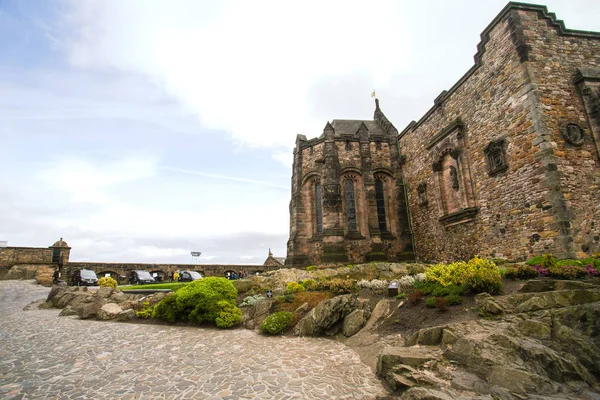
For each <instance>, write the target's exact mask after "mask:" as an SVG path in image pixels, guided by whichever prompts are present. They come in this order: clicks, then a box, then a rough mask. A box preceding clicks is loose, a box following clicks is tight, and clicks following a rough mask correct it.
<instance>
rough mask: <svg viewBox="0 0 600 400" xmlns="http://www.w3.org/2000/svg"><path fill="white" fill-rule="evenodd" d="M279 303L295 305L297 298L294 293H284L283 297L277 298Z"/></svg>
mask: <svg viewBox="0 0 600 400" xmlns="http://www.w3.org/2000/svg"><path fill="white" fill-rule="evenodd" d="M276 299H277V301H278V302H279V303H293V302H294V300H295V299H296V296H295V295H294V294H293V293H284V294H283V295H280V296H277V297H276Z"/></svg>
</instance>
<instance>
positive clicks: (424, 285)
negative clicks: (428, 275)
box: [414, 281, 467, 297]
mask: <svg viewBox="0 0 600 400" xmlns="http://www.w3.org/2000/svg"><path fill="white" fill-rule="evenodd" d="M414 286H415V288H417V289H421V290H422V291H423V293H425V294H430V295H432V296H434V297H444V296H448V295H451V294H455V295H459V296H462V295H463V294H465V293H466V292H467V289H466V288H465V287H464V286H463V285H455V284H450V285H448V286H442V285H441V284H440V283H438V282H418V281H416V282H415V283H414Z"/></svg>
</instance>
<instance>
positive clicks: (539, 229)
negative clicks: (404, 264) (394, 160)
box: [399, 4, 600, 261]
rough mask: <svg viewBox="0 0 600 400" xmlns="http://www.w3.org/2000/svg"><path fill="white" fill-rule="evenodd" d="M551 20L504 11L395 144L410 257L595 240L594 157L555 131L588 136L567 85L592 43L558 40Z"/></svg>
mask: <svg viewBox="0 0 600 400" xmlns="http://www.w3.org/2000/svg"><path fill="white" fill-rule="evenodd" d="M551 17H552V16H550V15H549V14H547V13H545V7H541V6H528V5H520V4H509V5H508V6H507V7H506V8H505V9H504V10H503V11H502V12H501V13H500V14H499V15H498V17H496V19H495V20H494V21H492V23H491V24H490V25H489V26H488V27H487V28H486V30H485V31H484V32H483V33H482V35H481V36H482V42H481V43H480V44H479V46H478V53H477V54H476V56H475V59H476V63H475V66H474V67H473V68H472V69H471V70H469V71H468V72H467V74H465V76H463V77H462V78H461V79H460V80H459V81H458V82H457V83H456V84H455V85H454V86H453V87H452V88H451V89H450V90H449V91H447V92H446V91H445V92H442V94H441V95H440V96H439V97H438V98H437V99H436V100H435V105H434V107H433V108H432V109H431V110H429V111H428V112H427V114H426V115H425V116H424V117H423V118H421V120H420V121H418V122H414V121H413V122H412V123H411V124H410V125H409V126H408V127H407V128H406V129H405V130H404V131H403V132H402V133H401V134H400V135H399V145H400V149H401V152H402V154H403V156H405V157H406V162H405V164H404V165H403V172H404V178H405V184H406V187H407V196H408V202H409V209H410V215H411V219H412V226H413V231H414V239H415V248H416V253H417V256H418V257H419V258H420V259H422V260H432V261H433V260H455V259H458V258H468V257H471V256H473V255H474V254H479V255H482V256H488V257H506V258H511V259H519V258H525V257H529V256H531V255H533V254H542V253H545V252H549V251H550V252H553V253H555V254H557V255H559V256H563V257H565V256H576V255H581V246H583V245H584V244H586V243H589V242H590V241H592V242H593V241H594V240H595V239H594V238H595V237H597V235H598V225H597V224H598V222H599V221H598V198H597V193H598V165H597V163H598V154H597V152H594V145H593V141H592V140H591V138H590V136H589V133H588V136H587V138H588V139H590V140H588V141H587V142H586V143H585V144H584V145H583V146H582V147H580V148H578V149H572V148H569V147H568V146H565V144H564V141H563V140H560V139H559V136H560V129H559V125H560V124H561V123H562V122H563V121H576V122H577V123H578V124H580V126H582V127H583V129H584V131H586V132H589V131H590V127H589V124H588V123H587V121H586V118H585V114H584V112H583V107H582V103H581V100H580V99H578V97H577V96H578V95H577V91H576V87H575V85H574V83H573V77H574V75H575V72H576V69H577V68H578V67H579V66H585V65H596V66H597V65H598V63H599V59H598V57H599V52H598V43H599V41H598V38H600V36H599V35H598V34H591V35H589V37H582V36H580V35H576V34H573V33H572V32H570V33H569V32H566V31H564V30H563V31H562V34H561V33H560V29H559V28H558V27H557V24H556V22H552V18H551ZM558 25H560V24H558ZM565 32H566V33H565ZM567 33H568V34H567ZM594 224H595V225H594ZM577 246H579V247H580V248H579V253H578V252H577ZM588 250H589V246H588Z"/></svg>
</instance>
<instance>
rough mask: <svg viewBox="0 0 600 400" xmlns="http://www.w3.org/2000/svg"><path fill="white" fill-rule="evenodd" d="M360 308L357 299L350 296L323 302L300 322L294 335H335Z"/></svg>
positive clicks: (346, 295)
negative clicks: (351, 314) (347, 318)
mask: <svg viewBox="0 0 600 400" xmlns="http://www.w3.org/2000/svg"><path fill="white" fill-rule="evenodd" d="M358 306H359V302H358V300H357V298H356V297H355V296H353V295H350V294H345V295H341V296H336V297H333V298H331V299H327V300H325V301H322V302H320V303H319V304H318V305H317V306H316V307H315V308H313V309H312V310H311V311H310V312H309V313H308V314H307V315H306V316H305V317H304V318H302V319H301V320H300V322H298V324H297V325H296V327H295V328H294V335H297V336H317V335H320V334H323V333H325V334H327V335H335V334H336V333H337V332H339V330H340V328H341V325H342V322H343V320H344V318H346V316H347V315H348V314H350V313H351V312H352V311H354V310H355V309H357V308H358Z"/></svg>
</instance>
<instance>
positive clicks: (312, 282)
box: [302, 279, 317, 291]
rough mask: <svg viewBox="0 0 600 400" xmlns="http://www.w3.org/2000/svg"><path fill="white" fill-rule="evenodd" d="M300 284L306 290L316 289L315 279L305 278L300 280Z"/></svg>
mask: <svg viewBox="0 0 600 400" xmlns="http://www.w3.org/2000/svg"><path fill="white" fill-rule="evenodd" d="M302 286H304V288H305V289H306V290H308V291H312V290H316V288H317V281H315V280H314V279H306V280H305V281H303V282H302Z"/></svg>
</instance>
